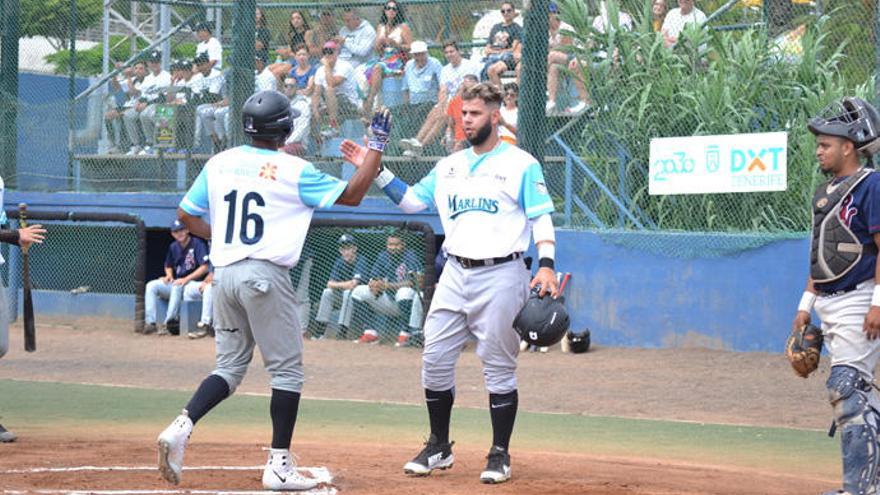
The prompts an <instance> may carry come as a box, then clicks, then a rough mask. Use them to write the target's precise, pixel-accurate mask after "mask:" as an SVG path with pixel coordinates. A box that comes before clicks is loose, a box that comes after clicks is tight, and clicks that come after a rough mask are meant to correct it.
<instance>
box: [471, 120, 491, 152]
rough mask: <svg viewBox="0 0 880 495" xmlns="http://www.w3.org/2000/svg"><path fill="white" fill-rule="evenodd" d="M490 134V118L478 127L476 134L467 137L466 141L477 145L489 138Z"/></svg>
mask: <svg viewBox="0 0 880 495" xmlns="http://www.w3.org/2000/svg"><path fill="white" fill-rule="evenodd" d="M490 134H492V121H491V120H489V121H488V122H486V125H484V126H483V127H480V129H479V130H477V132H476V134H474V137H472V138H468V142H469V143H471V146H479V145H481V144H483V143H485V142H486V140H487V139H489V135H490Z"/></svg>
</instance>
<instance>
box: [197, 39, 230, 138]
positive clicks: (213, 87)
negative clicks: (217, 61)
mask: <svg viewBox="0 0 880 495" xmlns="http://www.w3.org/2000/svg"><path fill="white" fill-rule="evenodd" d="M193 63H194V64H195V65H196V68H197V69H198V72H199V74H201V76H202V77H201V78H199V80H198V84H197V86H196V88H195V90H196V91H195V94H194V96H193V101H194V102H195V103H196V105H197V106H196V131H195V139H194V143H193V147H195V148H199V147H200V146H201V143H202V135H203V134H204V133H206V132H207V133H209V134H211V135H212V136H213V134H214V128H215V123H214V112H216V111H217V110H218V109H220V108H223V107H225V106H226V105H228V104H229V103H228V102H227V101H225V98H224V94H225V93H226V78H225V77H224V76H223V73H222V72H220V71H219V70H217V69H214V68H213V66H212V65H211V61H210V59H209V58H208V56H207V55H206V54H204V53H200V54H198V55H196V58H195V59H194V60H193ZM214 138H216V136H214ZM214 144H215V145H218V144H219V143H217V142H214Z"/></svg>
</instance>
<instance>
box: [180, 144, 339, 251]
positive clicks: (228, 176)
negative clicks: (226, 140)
mask: <svg viewBox="0 0 880 495" xmlns="http://www.w3.org/2000/svg"><path fill="white" fill-rule="evenodd" d="M347 185H348V183H347V182H344V181H341V180H339V179H337V178H335V177H332V176H329V175H327V174H324V173H322V172H319V171H318V170H317V169H315V167H314V165H312V164H311V163H309V162H307V161H305V160H303V159H301V158H297V157H295V156H292V155H288V154H286V153H280V152H277V151H271V150H264V149H259V148H254V147H252V146H239V147H237V148H232V149H229V150H226V151H224V152H222V153H220V154H217V155H215V156H214V157H213V158H211V159H210V160H208V163H206V164H205V167H204V168H203V169H202V172H201V173H200V174H199V176H198V177H197V178H196V180H195V182H194V183H193V185H192V187H190V189H189V191H188V192H187V193H186V196H184V198H183V200H182V201H181V202H180V208H182V209H183V210H184V211H185V212H187V213H189V214H190V215H203V214H205V213H209V215H210V224H211V253H210V257H211V262H212V263H213V264H214V266H227V265H230V264H232V263H235V262H236V261H240V260H243V259H245V258H251V259H259V260H268V261H271V262H272V263H275V264H277V265H280V266H285V267H288V268H289V267H292V266H293V265H295V264H296V262H297V261H298V260H299V256H300V253H301V252H302V247H303V243H304V242H305V239H306V232H307V231H308V229H309V223H310V222H311V220H312V212H313V211H314V209H315V208H328V207H330V206H332V205H333V204H334V203H335V202H336V200H337V199H338V198H339V196H340V195H342V193H343V191H345V188H346V186H347Z"/></svg>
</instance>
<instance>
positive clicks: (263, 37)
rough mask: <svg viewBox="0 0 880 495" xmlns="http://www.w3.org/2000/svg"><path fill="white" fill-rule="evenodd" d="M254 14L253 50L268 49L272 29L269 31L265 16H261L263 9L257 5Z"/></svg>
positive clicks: (270, 45) (270, 43) (270, 42)
mask: <svg viewBox="0 0 880 495" xmlns="http://www.w3.org/2000/svg"><path fill="white" fill-rule="evenodd" d="M254 15H255V16H256V19H255V21H256V22H255V25H256V28H257V31H256V32H255V33H254V50H255V51H258V52H260V51H269V49H270V48H271V47H272V31H269V26H268V24H267V23H266V18H265V17H263V9H261V8H259V7H257V10H256V11H255V14H254Z"/></svg>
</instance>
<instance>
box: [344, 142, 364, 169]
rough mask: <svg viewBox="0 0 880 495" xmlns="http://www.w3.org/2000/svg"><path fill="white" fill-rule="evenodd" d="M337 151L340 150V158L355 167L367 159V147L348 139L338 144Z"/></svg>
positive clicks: (358, 166)
mask: <svg viewBox="0 0 880 495" xmlns="http://www.w3.org/2000/svg"><path fill="white" fill-rule="evenodd" d="M339 151H341V152H342V158H343V159H344V160H345V161H347V162H348V163H351V164H352V165H354V166H355V167H357V168H360V166H361V165H363V164H364V160H366V159H367V151H368V150H367V148H364V147H363V146H361V145H359V144H357V143H355V142H354V141H352V140H350V139H346V140H344V141H342V144H340V145H339Z"/></svg>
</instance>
